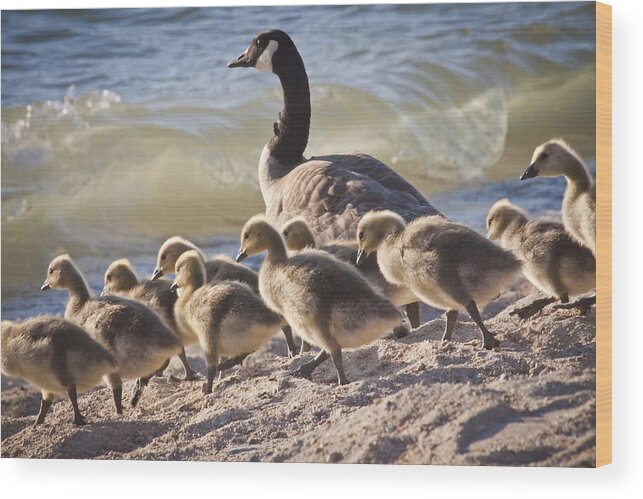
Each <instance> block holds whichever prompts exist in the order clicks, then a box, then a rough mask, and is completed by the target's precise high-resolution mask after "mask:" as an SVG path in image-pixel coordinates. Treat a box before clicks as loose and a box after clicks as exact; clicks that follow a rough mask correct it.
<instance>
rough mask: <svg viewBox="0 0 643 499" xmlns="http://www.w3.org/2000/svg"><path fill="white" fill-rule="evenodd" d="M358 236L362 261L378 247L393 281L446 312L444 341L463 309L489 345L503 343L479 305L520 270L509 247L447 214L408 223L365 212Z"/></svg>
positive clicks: (382, 213) (380, 259) (393, 215)
mask: <svg viewBox="0 0 643 499" xmlns="http://www.w3.org/2000/svg"><path fill="white" fill-rule="evenodd" d="M356 237H357V243H358V245H359V254H358V259H357V262H358V263H359V262H360V261H361V260H362V258H363V257H364V256H366V255H369V254H370V253H372V252H374V251H377V261H378V263H379V266H380V269H381V271H382V274H384V277H385V278H386V279H387V280H388V281H389V282H392V283H393V284H398V285H402V286H408V287H409V288H410V289H411V291H413V293H415V294H416V295H417V296H418V297H420V299H421V300H423V301H424V302H425V303H427V304H429V305H431V306H433V307H436V308H439V309H443V310H446V311H447V312H446V317H447V322H446V328H445V331H444V336H443V340H445V341H448V340H450V339H451V335H452V332H453V327H454V326H455V323H456V320H457V318H458V312H459V310H460V309H463V308H464V309H465V310H466V311H467V312H468V313H469V315H470V316H471V318H472V319H473V320H474V321H475V323H476V324H477V325H478V327H479V328H480V331H481V333H482V340H483V345H484V348H486V349H492V348H494V347H496V346H499V342H498V340H496V338H495V337H494V335H493V334H492V333H491V332H490V331H489V330H488V329H487V328H486V326H485V325H484V323H483V322H482V318H481V317H480V312H479V310H478V305H483V304H486V303H487V302H488V301H489V300H491V299H492V298H494V297H495V296H497V295H498V293H499V292H500V290H501V289H502V288H503V287H505V286H506V285H507V284H509V283H510V282H511V281H512V280H514V279H515V277H516V275H517V273H518V272H519V271H520V262H519V261H518V259H517V258H516V257H514V256H513V255H512V254H511V253H510V252H508V251H505V250H503V249H502V248H500V247H498V246H496V245H495V244H494V243H492V242H491V241H488V240H487V239H485V238H484V237H482V236H481V235H480V234H478V233H477V232H475V231H474V230H472V229H470V228H468V227H466V226H464V225H460V224H456V223H453V222H449V221H447V220H445V219H444V218H442V217H438V216H428V217H421V218H418V219H416V220H414V221H412V222H411V223H409V224H408V225H406V223H405V221H404V219H403V218H402V217H400V216H399V215H398V214H396V213H393V212H391V211H379V212H373V211H372V212H369V213H367V214H366V215H364V216H363V217H362V219H361V220H360V221H359V224H358V228H357V234H356Z"/></svg>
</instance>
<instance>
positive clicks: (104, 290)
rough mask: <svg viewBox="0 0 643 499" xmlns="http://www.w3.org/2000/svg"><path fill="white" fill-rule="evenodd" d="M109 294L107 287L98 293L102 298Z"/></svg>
mask: <svg viewBox="0 0 643 499" xmlns="http://www.w3.org/2000/svg"><path fill="white" fill-rule="evenodd" d="M108 294H109V291H107V286H105V287H104V288H103V290H102V291H101V292H100V295H101V297H102V296H107V295H108Z"/></svg>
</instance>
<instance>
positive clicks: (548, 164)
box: [520, 139, 596, 310]
mask: <svg viewBox="0 0 643 499" xmlns="http://www.w3.org/2000/svg"><path fill="white" fill-rule="evenodd" d="M560 175H562V176H564V177H565V179H566V180H567V188H566V189H565V197H564V198H563V206H562V216H563V225H564V226H565V230H567V232H569V233H570V234H571V235H572V236H573V237H574V238H575V239H576V240H577V241H578V242H579V243H580V244H582V245H583V246H585V247H587V248H589V249H590V250H591V252H592V253H593V254H594V256H596V185H595V183H594V181H593V179H592V177H591V175H590V174H589V171H588V170H587V167H586V166H585V164H584V163H583V160H582V159H581V158H580V156H579V155H578V154H577V153H576V151H574V150H573V149H572V148H571V146H570V145H569V144H568V143H567V142H565V141H564V140H562V139H550V140H548V141H547V142H545V143H544V144H541V145H539V146H538V147H537V148H536V149H535V150H534V154H533V156H532V158H531V165H529V168H527V170H525V173H523V174H522V176H521V177H520V180H525V179H528V178H533V177H558V176H560ZM595 303H596V295H594V296H591V297H586V298H581V299H580V300H577V301H576V302H573V303H568V304H562V305H558V308H580V309H581V310H586V309H587V307H588V306H590V305H593V304H595Z"/></svg>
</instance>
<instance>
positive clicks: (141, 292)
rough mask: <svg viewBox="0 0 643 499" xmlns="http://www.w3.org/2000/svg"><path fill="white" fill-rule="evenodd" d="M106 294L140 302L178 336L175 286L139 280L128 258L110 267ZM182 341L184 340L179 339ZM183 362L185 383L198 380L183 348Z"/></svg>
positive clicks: (105, 279) (105, 289) (106, 273)
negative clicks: (173, 289) (175, 315)
mask: <svg viewBox="0 0 643 499" xmlns="http://www.w3.org/2000/svg"><path fill="white" fill-rule="evenodd" d="M104 285H105V287H104V288H103V292H102V294H101V296H107V295H110V294H113V295H117V296H122V297H124V298H129V299H131V300H138V301H141V302H143V303H145V304H146V305H147V306H148V307H150V308H151V309H152V310H154V311H155V312H156V313H158V314H159V315H160V316H161V317H162V318H163V319H165V321H166V322H167V324H168V325H169V326H170V327H171V328H172V329H173V330H174V332H175V333H177V335H178V331H177V327H176V321H175V320H174V303H175V302H176V293H174V292H173V291H172V290H171V289H170V288H171V286H172V282H171V281H168V280H166V279H158V280H156V281H152V280H150V279H143V280H140V281H139V279H138V276H137V275H136V272H135V271H134V268H133V267H132V264H131V263H130V262H129V260H127V259H126V258H122V259H120V260H116V261H114V262H112V263H111V264H110V266H109V267H107V270H106V271H105V276H104ZM179 339H181V337H180V335H179ZM179 359H180V360H181V363H182V364H183V370H184V373H185V377H184V379H186V380H189V381H191V380H195V379H196V373H195V372H194V371H193V370H192V368H191V367H190V364H189V362H188V358H187V355H186V354H185V348H181V351H180V352H179Z"/></svg>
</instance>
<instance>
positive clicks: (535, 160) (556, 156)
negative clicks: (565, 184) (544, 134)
mask: <svg viewBox="0 0 643 499" xmlns="http://www.w3.org/2000/svg"><path fill="white" fill-rule="evenodd" d="M579 164H580V165H582V161H581V159H580V157H579V156H578V154H576V152H575V151H574V150H573V149H572V148H571V146H570V145H569V144H567V142H565V141H564V140H562V139H551V140H548V141H547V142H545V143H543V144H541V145H539V146H538V147H536V149H535V150H534V154H533V156H532V158H531V164H530V165H529V168H527V170H525V173H523V174H522V176H521V177H520V180H526V179H528V178H533V177H557V176H559V175H565V174H566V173H567V172H569V171H570V169H573V168H574V167H577V166H578V165H579ZM581 167H582V166H581Z"/></svg>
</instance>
